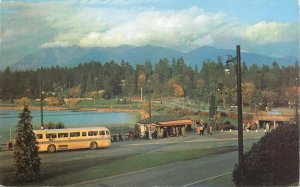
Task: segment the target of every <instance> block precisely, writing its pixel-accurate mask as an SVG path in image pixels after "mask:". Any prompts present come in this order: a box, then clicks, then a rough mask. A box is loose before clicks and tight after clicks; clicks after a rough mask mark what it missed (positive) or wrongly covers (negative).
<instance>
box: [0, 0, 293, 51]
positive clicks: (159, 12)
mask: <svg viewBox="0 0 300 187" xmlns="http://www.w3.org/2000/svg"><path fill="white" fill-rule="evenodd" d="M126 2H127V1H109V0H105V1H88V0H82V1H79V2H78V1H63V2H61V1H50V2H43V1H41V2H38V3H24V2H12V3H7V4H4V5H3V6H2V8H3V9H2V10H1V11H2V13H1V16H2V32H1V38H2V39H1V40H2V41H1V43H2V46H5V47H4V50H6V49H8V48H9V47H13V45H18V42H19V43H20V44H22V45H24V44H27V46H28V45H33V47H34V46H35V47H43V48H45V47H57V46H61V47H69V46H72V45H78V46H81V47H95V46H101V47H109V46H110V47H112V46H118V45H123V44H129V45H134V46H141V45H146V44H151V45H157V46H162V47H168V48H172V49H177V50H180V51H184V52H186V51H190V50H192V49H194V48H197V47H200V46H204V45H213V46H217V47H222V48H233V47H234V45H235V44H241V45H243V46H244V47H245V48H244V50H247V51H251V48H250V46H254V45H268V44H274V43H275V44H276V43H278V44H279V43H281V42H285V43H286V42H291V41H298V37H299V34H298V32H299V31H298V26H297V25H298V23H281V22H276V21H260V22H257V23H253V24H249V23H242V21H241V20H239V19H238V18H236V17H231V16H230V15H228V14H225V13H223V12H218V13H215V12H214V13H211V12H208V11H205V10H203V9H202V8H201V7H198V6H192V7H189V8H183V9H180V10H174V9H156V8H154V7H152V6H134V4H136V3H139V5H143V4H147V3H149V1H128V2H127V3H126ZM134 2H135V3H134ZM124 4H126V6H123V5H124ZM29 38H30V39H29ZM248 43H251V45H248ZM5 44H7V45H5ZM247 47H248V48H247Z"/></svg>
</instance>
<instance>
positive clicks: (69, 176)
mask: <svg viewBox="0 0 300 187" xmlns="http://www.w3.org/2000/svg"><path fill="white" fill-rule="evenodd" d="M236 150H237V147H234V146H231V147H220V148H209V149H195V150H188V151H176V152H156V153H147V154H142V155H136V156H130V157H127V158H120V159H115V160H111V161H106V162H105V163H99V164H97V163H96V165H94V166H92V167H88V168H80V169H78V170H77V171H74V172H70V173H65V174H58V175H57V176H52V177H51V178H50V179H47V178H44V179H41V180H42V181H37V182H35V183H33V185H51V186H52V185H67V184H73V183H78V182H83V181H88V180H93V179H99V178H103V177H108V176H113V175H119V174H123V173H127V172H132V171H138V170H142V169H146V168H152V167H157V166H162V165H166V164H171V163H176V162H180V161H185V160H191V159H197V158H201V157H204V156H208V155H213V154H221V153H227V152H231V151H236ZM66 167H67V166H66Z"/></svg>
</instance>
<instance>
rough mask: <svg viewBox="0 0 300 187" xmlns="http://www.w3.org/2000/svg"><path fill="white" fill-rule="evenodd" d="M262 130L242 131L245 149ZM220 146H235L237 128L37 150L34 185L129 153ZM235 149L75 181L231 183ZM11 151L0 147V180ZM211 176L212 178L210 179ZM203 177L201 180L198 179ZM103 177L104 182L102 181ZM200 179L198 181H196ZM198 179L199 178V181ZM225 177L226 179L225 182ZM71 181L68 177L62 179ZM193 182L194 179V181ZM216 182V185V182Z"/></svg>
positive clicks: (4, 175) (10, 170) (4, 176)
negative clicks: (38, 162) (54, 150)
mask: <svg viewBox="0 0 300 187" xmlns="http://www.w3.org/2000/svg"><path fill="white" fill-rule="evenodd" d="M263 134H264V133H263V132H258V133H255V132H249V133H246V132H245V134H244V137H245V139H244V145H245V149H247V148H249V147H250V146H251V145H252V143H254V142H256V141H257V140H258V139H259V138H260V137H261V136H262V135H263ZM222 146H237V132H236V131H233V132H223V133H221V132H219V133H215V134H214V135H212V136H210V135H205V136H198V135H195V134H190V135H188V136H186V137H175V138H165V139H159V140H152V141H149V140H147V141H146V140H135V141H126V142H116V143H113V144H112V146H111V147H109V148H106V149H98V150H75V151H62V152H57V153H54V154H49V153H41V154H40V158H41V163H42V164H41V171H42V176H43V177H44V179H43V181H42V182H41V183H38V185H43V186H45V185H46V186H48V185H51V184H52V185H53V183H51V182H52V180H54V181H55V180H60V178H59V177H60V176H62V175H64V174H67V173H72V172H74V171H77V170H78V169H84V168H89V167H93V166H94V165H95V163H97V164H101V163H106V162H108V161H112V160H114V159H119V158H126V157H130V156H132V155H139V154H145V153H146V154H147V153H152V152H163V151H182V150H192V149H203V148H215V147H222ZM237 155H238V154H237V153H229V154H220V155H214V156H210V157H207V158H203V159H196V160H190V161H184V162H176V163H174V164H170V165H165V166H161V167H157V168H151V169H145V170H140V171H138V172H134V173H127V174H124V175H119V176H114V177H108V178H105V179H99V180H96V181H82V180H79V181H80V182H79V183H78V184H75V185H80V184H81V183H82V182H83V183H84V184H85V183H86V184H90V185H92V186H94V185H102V184H103V185H104V186H106V185H107V186H148V184H149V186H153V185H159V186H166V185H172V186H173V185H176V186H178V185H179V186H184V185H188V184H194V183H195V182H197V181H198V183H201V184H202V183H207V184H210V185H209V186H215V185H214V183H211V182H212V181H219V183H220V184H223V183H224V184H225V183H226V184H227V185H225V186H228V185H230V184H231V174H229V172H232V170H233V166H234V163H236V162H237ZM14 171H15V167H14V165H13V152H12V151H10V152H9V151H0V184H5V181H6V180H7V178H8V177H9V176H10V175H12V174H13V172H14ZM210 179H213V180H210ZM202 180H204V181H202ZM103 181H105V182H103ZM199 181H200V182H199ZM201 181H202V182H201ZM228 181H229V182H228ZM63 182H64V184H73V182H72V181H70V182H68V181H63ZM195 185H197V183H195ZM217 186H219V185H217Z"/></svg>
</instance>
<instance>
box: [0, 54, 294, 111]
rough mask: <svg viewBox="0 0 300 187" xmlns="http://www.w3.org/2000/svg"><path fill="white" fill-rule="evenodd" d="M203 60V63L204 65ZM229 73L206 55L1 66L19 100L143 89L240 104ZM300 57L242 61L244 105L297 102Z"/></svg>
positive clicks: (7, 90)
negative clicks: (287, 62)
mask: <svg viewBox="0 0 300 187" xmlns="http://www.w3.org/2000/svg"><path fill="white" fill-rule="evenodd" d="M199 65H200V64H199ZM230 68H231V72H232V73H231V74H229V75H227V74H225V71H224V70H225V63H224V62H223V60H222V58H221V57H219V58H218V60H217V61H211V60H206V61H204V62H202V67H201V69H199V67H198V65H196V66H195V67H191V66H188V65H187V64H186V63H185V61H184V59H183V58H182V57H181V58H177V59H175V58H173V59H172V60H171V61H169V60H168V59H166V58H163V59H160V60H159V62H156V63H152V62H150V61H149V60H146V61H145V62H144V63H143V64H137V65H135V66H132V65H130V64H129V63H128V62H127V61H124V60H123V61H122V62H120V63H116V62H115V61H110V62H106V63H101V62H99V61H90V62H86V63H82V64H79V65H78V66H76V67H60V66H56V67H50V68H40V69H37V70H14V71H13V70H11V69H10V67H7V68H6V69H5V70H3V71H0V97H1V99H2V100H10V101H13V100H15V99H18V98H21V97H28V98H31V99H36V98H40V94H41V92H42V93H43V94H44V95H45V96H53V97H60V98H76V97H91V98H95V99H111V98H115V97H119V98H126V97H130V98H133V97H138V96H139V95H140V93H141V90H142V91H143V92H144V94H147V93H149V92H150V93H151V97H153V98H164V97H189V98H191V99H195V100H200V101H205V102H207V100H208V99H209V98H211V97H212V96H213V97H215V98H216V100H217V102H218V103H219V104H221V103H223V104H224V105H225V104H235V102H236V100H235V98H236V97H235V94H236V74H235V67H234V66H231V67H230ZM298 74H299V66H298V62H295V65H294V66H287V67H285V66H279V65H278V63H276V62H273V64H272V66H271V67H270V66H267V65H262V66H261V67H260V66H258V65H256V64H253V65H251V66H249V67H248V66H247V64H246V63H245V62H243V63H242V82H243V85H242V87H243V88H242V89H243V102H244V104H249V105H251V104H255V105H257V104H259V103H261V102H264V103H279V102H281V103H282V102H285V103H287V102H289V101H293V100H294V98H295V88H296V78H297V76H298Z"/></svg>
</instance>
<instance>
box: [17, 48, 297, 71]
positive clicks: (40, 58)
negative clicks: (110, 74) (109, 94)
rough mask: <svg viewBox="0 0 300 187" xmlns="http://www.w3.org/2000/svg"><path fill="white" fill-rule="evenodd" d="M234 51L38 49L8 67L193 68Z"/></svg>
mask: <svg viewBox="0 0 300 187" xmlns="http://www.w3.org/2000/svg"><path fill="white" fill-rule="evenodd" d="M235 54H236V52H235V50H229V49H217V48H215V47H211V46H204V47H199V48H197V49H195V50H192V51H190V52H188V53H183V52H179V51H176V50H172V49H168V48H163V47H156V46H151V45H146V46H141V47H133V46H129V45H122V46H118V47H93V48H82V47H78V46H73V47H67V48H65V47H53V48H41V49H39V50H38V51H37V52H35V53H33V54H30V55H27V56H25V57H24V58H23V59H21V60H20V61H19V62H17V63H15V64H14V65H12V66H11V68H12V69H18V70H21V69H37V68H40V67H51V66H56V65H59V66H61V67H65V66H66V67H74V66H76V65H78V64H79V63H84V62H89V61H92V60H93V61H100V62H102V63H105V62H109V61H111V60H114V61H115V62H121V61H122V60H125V61H128V63H129V64H131V65H133V66H135V65H136V64H143V63H144V62H145V61H146V60H150V61H151V62H152V63H157V62H158V61H159V60H160V59H162V58H167V59H169V61H171V60H172V59H173V58H175V59H177V58H180V57H183V58H184V60H185V62H186V64H187V65H189V66H191V67H195V65H196V64H198V66H199V67H201V64H202V62H203V61H205V60H214V61H216V60H217V59H218V57H219V56H221V57H222V58H223V61H224V62H225V60H226V59H227V56H228V55H232V56H235ZM297 60H298V59H297V58H296V57H286V58H275V57H270V56H265V55H260V54H255V53H248V52H241V61H242V62H245V63H246V64H247V65H248V66H250V65H252V64H257V65H258V66H262V65H264V64H265V65H269V66H270V65H272V63H273V62H277V63H278V64H279V65H282V66H288V65H294V64H295V62H296V61H297Z"/></svg>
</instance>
